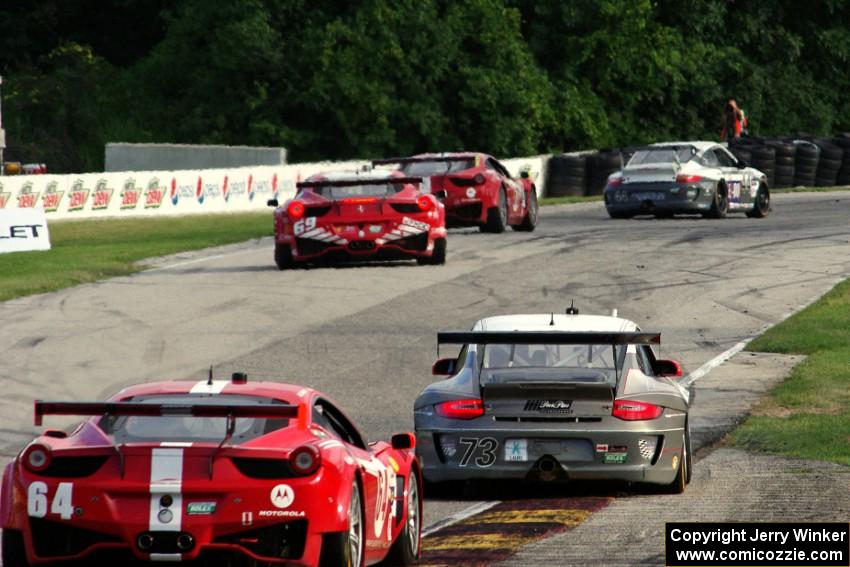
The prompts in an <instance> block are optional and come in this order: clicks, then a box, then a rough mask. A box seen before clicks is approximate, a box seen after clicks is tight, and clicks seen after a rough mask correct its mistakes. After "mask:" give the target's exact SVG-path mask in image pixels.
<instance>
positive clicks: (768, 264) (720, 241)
mask: <svg viewBox="0 0 850 567" xmlns="http://www.w3.org/2000/svg"><path fill="white" fill-rule="evenodd" d="M270 214H271V213H270ZM157 266H158V267H156V268H154V269H152V270H149V271H146V272H142V273H140V274H136V275H134V276H130V277H124V278H117V279H113V280H109V281H105V282H102V283H98V284H91V285H85V286H80V287H77V288H73V289H70V290H66V291H62V292H57V293H53V294H47V295H41V296H33V297H29V298H23V299H19V300H14V301H9V302H6V303H3V304H0V324H2V327H3V332H2V335H0V336H2V338H3V340H2V346H0V360H2V361H3V363H2V365H0V380H2V387H3V390H4V393H3V397H2V400H0V404H2V405H0V431H2V437H0V460H2V462H3V463H5V462H7V460H8V459H9V458H11V457H12V456H13V455H14V454H15V453H16V452H17V451H18V450H20V448H21V447H22V445H23V444H24V443H26V442H27V441H28V440H29V438H30V437H31V435H32V434H33V433H34V431H35V429H34V428H33V427H32V425H31V424H32V415H31V412H32V400H33V398H36V397H39V398H45V399H47V398H54V399H55V398H65V399H93V398H100V397H102V396H105V395H107V394H109V393H111V392H113V391H115V390H116V389H118V388H120V387H121V386H125V385H128V384H131V383H134V382H138V381H147V380H153V379H164V378H191V379H201V378H203V377H204V376H205V374H206V369H207V368H208V366H209V365H210V364H213V365H214V368H215V373H216V375H217V377H219V378H223V377H226V376H229V373H230V372H232V371H234V370H242V371H246V372H247V373H248V376H249V379H253V380H259V379H269V380H282V381H289V382H295V383H300V384H304V385H308V386H312V387H315V388H318V389H320V390H322V391H324V392H326V393H327V394H329V395H330V396H332V397H333V398H335V399H336V400H337V401H338V402H340V403H341V405H342V406H343V407H345V408H346V409H347V410H348V413H349V415H350V416H351V417H352V418H353V419H354V421H355V422H357V423H358V424H359V425H360V426H361V428H362V429H363V430H364V432H365V434H366V436H367V437H369V438H371V439H377V438H381V437H386V436H389V435H390V434H392V433H393V432H397V431H402V430H408V429H410V428H411V427H412V402H413V399H414V398H415V396H416V394H417V393H418V392H419V391H420V389H421V388H422V387H423V386H424V385H425V384H428V383H429V382H430V381H432V380H433V379H435V378H434V377H432V376H431V375H430V366H431V364H432V362H433V361H434V359H435V356H436V334H435V333H436V331H437V330H438V329H465V328H468V327H469V326H470V325H471V324H472V323H473V322H474V321H475V320H476V319H478V318H481V317H484V316H489V315H494V314H500V313H522V312H548V311H563V309H564V308H565V307H566V306H568V305H569V304H570V301H572V300H574V301H575V304H576V306H577V307H578V308H579V309H580V310H581V312H582V313H599V314H608V313H610V311H611V309H614V308H616V309H618V311H619V314H620V315H621V316H624V317H626V318H630V319H633V320H635V321H636V322H638V324H639V325H641V326H642V327H643V328H644V329H646V330H659V331H661V333H662V346H661V355H662V356H664V357H671V358H677V359H679V360H680V361H681V362H682V363H683V365H684V367H685V372H686V373H688V372H692V371H694V370H697V369H698V368H700V367H701V366H702V365H704V364H705V363H706V362H708V361H710V360H712V359H713V358H714V357H716V356H717V355H719V354H721V353H723V352H724V351H727V350H728V349H730V348H732V347H734V346H735V345H738V344H739V343H740V342H741V341H744V340H746V339H749V338H751V337H753V336H754V335H756V334H758V333H759V332H760V331H761V330H763V329H764V328H766V327H767V326H769V325H771V324H773V323H776V322H778V321H779V320H781V319H782V318H783V317H785V316H787V315H788V314H789V313H791V312H793V311H796V310H798V309H799V308H800V307H801V306H803V305H805V304H808V303H810V302H811V301H813V300H815V299H816V298H818V297H819V296H821V295H822V294H823V293H824V292H826V291H828V290H829V289H830V288H831V287H832V286H833V285H835V284H836V283H837V282H838V281H840V280H841V279H843V278H845V277H847V275H848V274H850V193H848V192H832V193H796V194H784V195H775V196H774V198H773V211H772V213H771V215H770V216H769V217H768V218H766V219H749V218H746V217H745V216H744V215H742V214H735V215H730V216H729V217H728V218H726V219H723V220H705V219H702V218H699V217H690V218H687V217H683V218H676V219H665V220H655V219H651V218H642V219H634V220H611V219H609V218H608V216H607V214H606V213H605V210H604V208H603V206H602V205H601V204H599V203H590V204H583V205H576V206H557V207H544V208H543V209H542V210H541V219H540V224H539V226H538V229H537V231H535V232H533V233H515V232H510V231H509V232H507V233H505V234H502V235H492V234H480V233H478V232H477V231H474V230H460V231H450V235H449V255H448V263H447V265H446V266H425V267H423V266H417V265H416V264H415V263H414V264H410V263H397V264H392V265H383V266H375V265H369V266H348V267H342V268H329V267H323V268H311V269H308V270H297V271H291V272H279V271H278V270H277V269H276V268H275V267H274V264H273V261H272V245H271V240H270V239H263V240H261V241H260V242H251V243H246V244H243V245H239V246H234V247H228V248H226V249H224V250H218V251H206V252H202V253H193V254H187V255H185V256H182V257H180V258H173V257H172V258H168V259H164V260H162V261H160V262H157ZM446 352H447V353H448V351H446ZM696 403H697V404H699V403H700V399H699V398H697V401H696ZM57 424H58V425H66V423H65V422H61V421H59V420H57V421H56V422H53V423H51V425H53V426H55V425H57ZM694 433H695V435H698V434H699V432H698V431H695V432H694ZM479 497H480V498H483V499H487V498H490V497H492V496H490V495H486V494H485V495H483V496H481V495H477V494H473V495H472V496H469V495H467V497H466V499H463V500H432V501H430V502H429V503H428V505H427V507H426V518H425V523H426V526H427V525H433V523H434V522H437V521H440V520H443V519H445V518H446V517H448V516H449V515H452V514H455V513H458V512H461V511H463V510H465V509H467V508H469V507H470V506H473V505H475V504H476V498H479ZM591 508H592V506H591Z"/></svg>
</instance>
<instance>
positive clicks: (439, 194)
mask: <svg viewBox="0 0 850 567" xmlns="http://www.w3.org/2000/svg"><path fill="white" fill-rule="evenodd" d="M432 195H434V197H436V198H437V200H438V201H445V200H446V197H448V196H449V192H448V191H446V190H445V189H440V190H439V191H434V193H432Z"/></svg>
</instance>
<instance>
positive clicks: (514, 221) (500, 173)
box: [372, 152, 538, 232]
mask: <svg viewBox="0 0 850 567" xmlns="http://www.w3.org/2000/svg"><path fill="white" fill-rule="evenodd" d="M372 163H373V165H389V164H399V166H400V170H401V171H402V172H403V173H404V174H405V175H411V176H415V177H422V178H424V179H425V181H424V182H423V184H422V188H423V189H422V190H423V191H427V190H429V189H428V187H429V186H430V191H431V192H438V191H441V190H445V191H446V198H445V200H444V201H443V204H444V205H445V206H446V222H447V224H448V226H450V227H453V226H478V227H480V229H481V232H502V231H504V230H505V227H506V226H508V225H510V227H511V228H513V229H514V230H524V231H532V230H534V227H535V226H536V225H537V212H538V210H537V192H536V189H535V187H534V181H533V180H532V179H531V178H530V176H529V174H528V172H527V171H523V172H522V174H521V175H520V177H519V178H516V179H515V178H513V177H511V174H510V173H509V172H508V170H507V168H505V166H504V165H502V164H501V163H499V161H498V160H496V158H494V157H493V156H489V155H487V154H481V153H470V152H461V153H442V154H420V155H417V156H413V157H406V158H388V159H380V160H375V161H373V162H372Z"/></svg>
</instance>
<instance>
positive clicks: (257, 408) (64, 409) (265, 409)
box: [34, 400, 306, 426]
mask: <svg viewBox="0 0 850 567" xmlns="http://www.w3.org/2000/svg"><path fill="white" fill-rule="evenodd" d="M45 415H77V416H96V415H109V416H145V417H170V416H191V417H226V418H228V419H230V420H232V419H234V418H237V417H256V418H266V419H281V418H296V417H297V418H299V422H300V421H302V420H304V419H306V408H305V407H304V406H303V405H292V404H268V405H250V406H249V405H237V404H152V403H150V404H149V403H141V402H54V401H43V400H36V401H35V418H34V423H35V425H37V426H40V425H41V424H42V422H43V418H44V416H45Z"/></svg>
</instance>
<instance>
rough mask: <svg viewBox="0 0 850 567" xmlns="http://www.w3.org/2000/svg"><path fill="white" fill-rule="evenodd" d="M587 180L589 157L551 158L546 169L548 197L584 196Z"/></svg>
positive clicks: (563, 156) (567, 156)
mask: <svg viewBox="0 0 850 567" xmlns="http://www.w3.org/2000/svg"><path fill="white" fill-rule="evenodd" d="M586 179H587V157H586V156H584V155H567V154H564V155H558V156H552V157H551V158H549V164H548V167H547V169H546V195H547V196H548V197H566V196H582V195H584V194H585V185H586V183H587V182H586Z"/></svg>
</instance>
